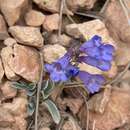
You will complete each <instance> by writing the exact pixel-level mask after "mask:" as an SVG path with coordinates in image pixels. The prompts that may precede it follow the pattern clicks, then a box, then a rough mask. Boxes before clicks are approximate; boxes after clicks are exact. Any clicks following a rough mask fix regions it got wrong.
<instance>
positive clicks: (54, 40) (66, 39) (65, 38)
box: [49, 34, 72, 47]
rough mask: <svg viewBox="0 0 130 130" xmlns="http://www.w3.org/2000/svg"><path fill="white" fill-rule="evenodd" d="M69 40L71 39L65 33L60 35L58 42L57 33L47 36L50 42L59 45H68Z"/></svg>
mask: <svg viewBox="0 0 130 130" xmlns="http://www.w3.org/2000/svg"><path fill="white" fill-rule="evenodd" d="M71 40H72V39H71V38H70V37H69V36H67V35H66V34H62V35H61V37H60V42H59V37H58V35H57V34H52V35H51V36H50V37H49V43H50V44H60V45H62V46H65V47H69V45H70V42H71Z"/></svg>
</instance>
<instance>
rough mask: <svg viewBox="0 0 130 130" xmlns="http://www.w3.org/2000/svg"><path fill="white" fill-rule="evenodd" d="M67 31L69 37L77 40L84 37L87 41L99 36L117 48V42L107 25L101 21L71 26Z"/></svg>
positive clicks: (67, 27)
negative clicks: (111, 35)
mask: <svg viewBox="0 0 130 130" xmlns="http://www.w3.org/2000/svg"><path fill="white" fill-rule="evenodd" d="M65 29H66V33H67V34H68V35H70V36H73V37H75V38H80V37H81V36H83V37H84V38H85V39H90V38H91V37H93V36H94V35H99V36H101V37H102V41H103V42H104V43H110V44H112V45H114V46H115V47H116V43H115V41H114V40H113V39H112V37H110V35H109V32H108V30H107V28H106V27H105V24H104V23H103V22H102V21H101V20H98V19H96V20H91V21H89V22H84V23H82V24H69V25H67V26H66V28H65ZM116 48H117V47H116Z"/></svg>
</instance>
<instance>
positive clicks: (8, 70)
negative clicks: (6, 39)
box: [1, 47, 19, 81]
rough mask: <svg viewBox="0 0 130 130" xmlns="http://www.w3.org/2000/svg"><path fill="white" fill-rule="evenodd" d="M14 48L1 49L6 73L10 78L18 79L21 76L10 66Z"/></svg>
mask: <svg viewBox="0 0 130 130" xmlns="http://www.w3.org/2000/svg"><path fill="white" fill-rule="evenodd" d="M12 54H13V49H12V47H4V48H3V49H2V50H1V58H2V63H3V67H4V71H5V75H6V77H7V78H8V79H9V80H12V81H17V80H18V79H19V76H17V75H16V74H15V72H14V71H13V70H12V69H11V67H10V66H9V60H10V58H11V57H12Z"/></svg>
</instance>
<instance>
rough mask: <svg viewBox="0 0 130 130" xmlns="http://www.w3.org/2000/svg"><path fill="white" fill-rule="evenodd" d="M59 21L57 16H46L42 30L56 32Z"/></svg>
mask: <svg viewBox="0 0 130 130" xmlns="http://www.w3.org/2000/svg"><path fill="white" fill-rule="evenodd" d="M59 20H60V16H59V14H52V15H48V16H46V18H45V20H44V23H43V28H44V29H46V30H47V31H53V30H58V28H59Z"/></svg>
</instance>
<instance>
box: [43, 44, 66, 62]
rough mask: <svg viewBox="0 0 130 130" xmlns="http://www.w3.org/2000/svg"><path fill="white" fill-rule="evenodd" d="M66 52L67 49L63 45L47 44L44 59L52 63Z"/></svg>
mask: <svg viewBox="0 0 130 130" xmlns="http://www.w3.org/2000/svg"><path fill="white" fill-rule="evenodd" d="M65 53H66V49H65V48H64V47H62V46H61V45H58V44H55V45H46V46H45V47H44V49H43V56H44V60H45V61H46V62H47V63H52V62H54V61H56V60H57V59H58V58H60V57H62V56H63V55H64V54H65Z"/></svg>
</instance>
